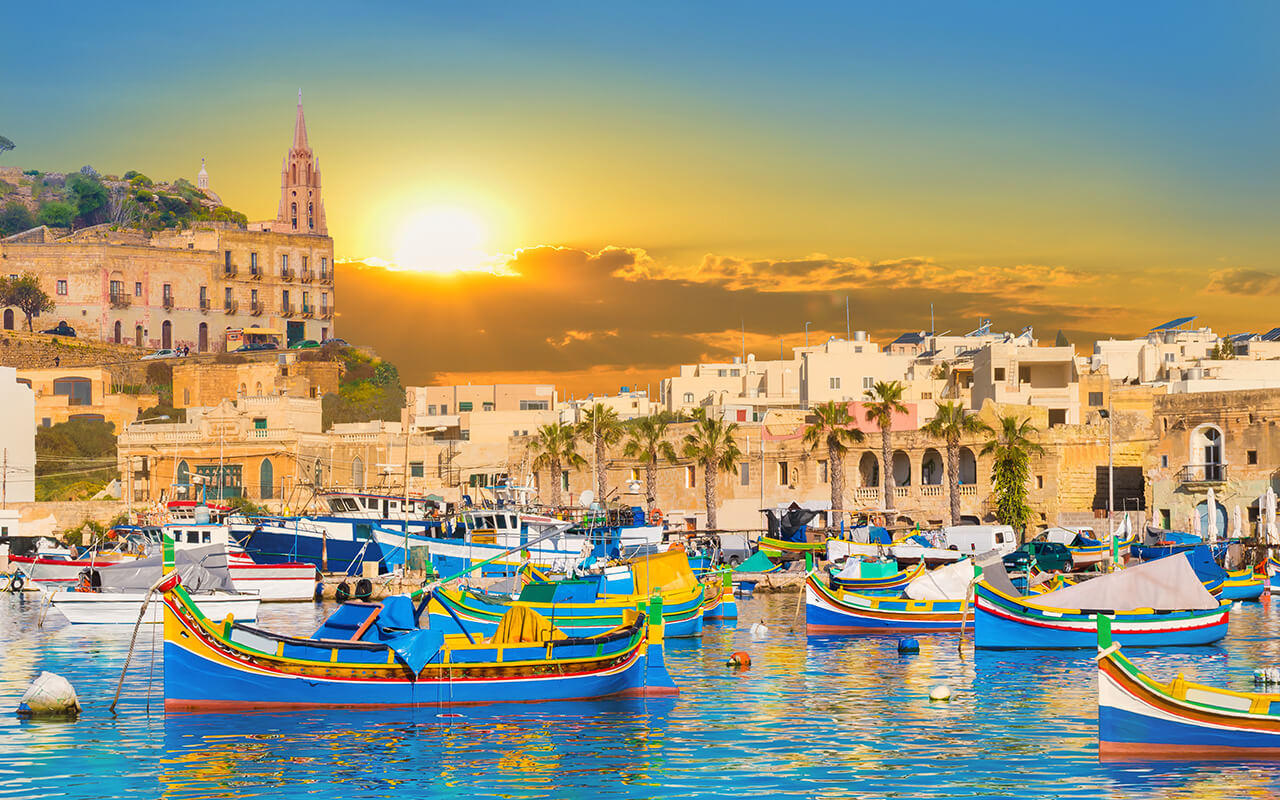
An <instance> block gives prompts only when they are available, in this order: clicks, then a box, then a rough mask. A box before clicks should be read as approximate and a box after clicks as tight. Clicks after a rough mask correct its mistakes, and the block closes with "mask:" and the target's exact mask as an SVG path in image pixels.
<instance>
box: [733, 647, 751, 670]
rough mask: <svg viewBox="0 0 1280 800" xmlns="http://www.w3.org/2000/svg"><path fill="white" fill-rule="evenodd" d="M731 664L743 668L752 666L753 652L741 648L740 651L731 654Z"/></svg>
mask: <svg viewBox="0 0 1280 800" xmlns="http://www.w3.org/2000/svg"><path fill="white" fill-rule="evenodd" d="M729 666H731V667H741V668H743V669H746V668H747V667H749V666H751V654H750V653H748V652H747V651H745V650H739V651H738V652H736V653H734V654H733V655H731V656H729Z"/></svg>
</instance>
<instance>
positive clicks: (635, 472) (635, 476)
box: [631, 467, 640, 481]
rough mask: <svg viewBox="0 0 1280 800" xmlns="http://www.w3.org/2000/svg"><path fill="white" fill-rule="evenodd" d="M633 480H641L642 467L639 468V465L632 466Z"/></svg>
mask: <svg viewBox="0 0 1280 800" xmlns="http://www.w3.org/2000/svg"><path fill="white" fill-rule="evenodd" d="M631 480H633V481H638V480H640V468H639V467H632V468H631Z"/></svg>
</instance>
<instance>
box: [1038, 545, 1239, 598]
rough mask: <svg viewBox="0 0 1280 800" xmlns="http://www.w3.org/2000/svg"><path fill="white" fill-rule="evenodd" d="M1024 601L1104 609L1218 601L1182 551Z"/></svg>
mask: <svg viewBox="0 0 1280 800" xmlns="http://www.w3.org/2000/svg"><path fill="white" fill-rule="evenodd" d="M1028 605H1034V606H1037V607H1039V608H1067V609H1082V610H1085V609H1088V610H1108V611H1132V610H1133V609H1135V608H1154V609H1156V610H1157V611H1189V610H1191V609H1214V608H1217V607H1218V605H1219V604H1218V601H1217V599H1216V598H1215V597H1214V596H1213V595H1211V594H1209V590H1208V589H1206V588H1204V584H1203V583H1201V582H1200V579H1199V578H1198V577H1196V573H1195V570H1193V569H1192V568H1191V562H1190V561H1188V560H1187V556H1186V554H1185V553H1177V554H1175V555H1171V556H1167V557H1165V558H1160V559H1157V560H1155V561H1147V562H1145V563H1142V564H1138V565H1136V566H1132V567H1128V568H1126V569H1123V570H1120V571H1119V572H1112V573H1111V574H1109V575H1103V576H1101V577H1098V578H1091V579H1090V580H1087V581H1085V582H1083V583H1078V584H1076V585H1075V586H1068V587H1066V588H1065V589H1059V590H1058V591H1056V592H1050V593H1048V594H1042V595H1040V596H1039V597H1037V598H1035V600H1034V602H1028Z"/></svg>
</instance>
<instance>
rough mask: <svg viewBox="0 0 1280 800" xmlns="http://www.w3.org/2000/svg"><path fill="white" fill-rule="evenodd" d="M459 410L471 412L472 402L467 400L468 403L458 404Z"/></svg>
mask: <svg viewBox="0 0 1280 800" xmlns="http://www.w3.org/2000/svg"><path fill="white" fill-rule="evenodd" d="M458 410H459V411H470V410H471V401H470V400H466V401H463V402H461V403H458Z"/></svg>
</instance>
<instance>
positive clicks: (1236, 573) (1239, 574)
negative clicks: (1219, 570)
mask: <svg viewBox="0 0 1280 800" xmlns="http://www.w3.org/2000/svg"><path fill="white" fill-rule="evenodd" d="M1265 584H1266V577H1265V576H1264V575H1258V574H1255V573H1254V571H1253V568H1252V567H1245V568H1244V569H1239V570H1227V577H1226V580H1224V581H1223V582H1222V586H1221V588H1220V589H1219V597H1221V598H1222V599H1223V600H1257V599H1258V598H1260V597H1262V592H1263V589H1265V588H1266V586H1265Z"/></svg>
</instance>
